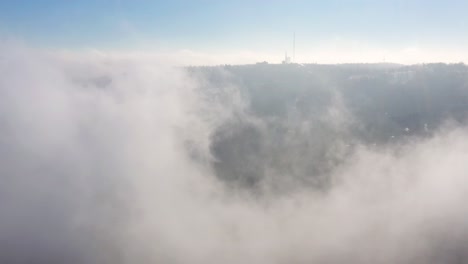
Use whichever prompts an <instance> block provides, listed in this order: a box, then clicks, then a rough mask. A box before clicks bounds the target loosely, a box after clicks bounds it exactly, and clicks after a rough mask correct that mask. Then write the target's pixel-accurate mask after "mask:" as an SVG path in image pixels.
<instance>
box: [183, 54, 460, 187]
mask: <svg viewBox="0 0 468 264" xmlns="http://www.w3.org/2000/svg"><path fill="white" fill-rule="evenodd" d="M188 70H189V72H190V74H191V75H192V76H195V77H197V78H199V79H202V80H203V84H204V85H203V89H202V92H207V93H210V94H213V92H214V93H227V90H226V89H225V87H227V86H229V87H231V88H232V87H235V89H236V90H237V91H238V92H239V94H240V96H241V97H242V99H243V101H244V102H245V103H246V106H245V108H243V109H242V111H240V112H237V113H236V114H235V115H234V117H233V118H231V119H229V120H228V121H226V122H225V124H223V125H222V126H220V128H219V129H218V130H217V131H216V132H215V133H214V134H213V135H212V137H213V141H212V142H213V143H212V147H211V151H212V154H213V156H214V158H215V161H214V162H213V166H214V168H215V169H216V171H217V175H218V176H219V177H220V178H222V179H224V180H226V182H229V183H234V184H240V185H242V186H249V187H250V186H262V185H263V184H264V183H267V182H274V183H275V184H278V183H280V184H281V185H282V189H284V188H283V187H284V185H285V184H287V183H289V182H290V181H291V180H292V179H293V180H294V182H296V181H297V180H299V181H301V182H305V183H309V184H312V185H314V186H318V187H322V186H326V185H328V184H329V182H330V179H329V178H328V177H327V175H328V172H329V171H330V170H332V169H334V168H336V166H338V165H339V164H340V163H341V162H342V161H343V160H344V158H345V157H346V156H347V153H350V152H351V151H352V150H353V148H355V146H359V145H360V146H362V145H365V146H368V147H374V146H375V147H379V146H385V145H387V144H397V143H401V142H404V141H407V140H412V139H417V138H419V137H426V136H429V135H431V134H433V133H434V132H436V131H437V130H438V129H440V127H441V125H443V124H446V123H449V122H455V123H464V120H465V119H466V115H467V113H468V67H467V66H466V65H464V64H462V63H460V64H442V63H437V64H422V65H412V66H405V65H399V64H390V63H382V64H341V65H319V64H283V65H277V64H276V65H275V64H266V63H261V64H256V65H241V66H230V65H225V66H216V67H191V68H189V69H188ZM229 91H231V92H232V89H230V90H229ZM225 97H229V96H225ZM272 179H275V180H272ZM273 185H274V184H273ZM294 186H297V184H294Z"/></svg>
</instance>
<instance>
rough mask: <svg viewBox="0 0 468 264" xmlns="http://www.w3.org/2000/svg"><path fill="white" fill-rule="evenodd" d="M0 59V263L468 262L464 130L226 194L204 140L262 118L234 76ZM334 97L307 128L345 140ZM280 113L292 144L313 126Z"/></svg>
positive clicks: (368, 151)
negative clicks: (276, 185)
mask: <svg viewBox="0 0 468 264" xmlns="http://www.w3.org/2000/svg"><path fill="white" fill-rule="evenodd" d="M0 58H1V59H0V201H1V202H0V210H1V212H2V213H1V214H0V247H1V248H2V249H3V250H2V252H1V253H0V260H1V262H5V263H13V262H20V263H64V262H65V263H240V262H247V263H291V262H292V263H296V262H298V263H310V262H320V263H343V262H347V263H461V262H464V261H466V259H467V258H468V256H467V254H466V252H467V250H466V245H467V243H466V242H467V241H466V240H467V237H468V236H467V235H468V234H467V232H468V225H467V224H466V223H468V221H467V220H468V219H467V215H468V214H467V211H466V209H464V208H465V207H466V206H464V204H465V201H466V199H467V198H468V197H467V195H468V192H467V191H468V190H467V187H466V186H468V182H467V178H466V177H465V172H466V171H467V169H468V168H467V165H466V162H465V161H466V160H467V158H468V144H467V142H468V131H467V129H466V128H465V127H458V126H455V127H442V128H441V129H440V131H439V132H437V133H435V134H434V135H433V136H431V137H427V138H417V139H414V140H409V141H405V142H403V143H401V144H394V145H392V144H387V145H382V146H380V145H379V146H373V145H370V144H366V143H360V144H358V145H357V146H356V147H355V148H354V149H353V150H352V152H350V153H348V154H347V155H346V156H345V160H344V161H343V162H342V163H339V164H337V165H334V166H332V168H331V170H329V171H327V172H326V176H327V177H328V178H329V179H332V180H331V185H330V186H329V188H327V189H324V190H317V189H315V188H309V186H308V185H304V186H296V187H297V188H292V189H289V190H286V191H284V192H279V193H281V195H279V194H276V193H275V192H276V191H278V190H277V189H270V190H269V189H265V190H266V191H265V192H264V193H263V194H260V193H257V192H256V191H255V190H253V191H245V190H244V189H242V187H234V186H231V185H229V184H225V182H224V181H223V180H222V179H220V178H219V175H217V173H219V172H217V171H216V169H215V168H214V166H213V163H215V162H216V159H217V158H219V157H216V155H215V154H216V153H213V149H212V147H213V144H214V140H215V138H214V136H215V135H217V133H218V132H219V131H222V129H223V128H225V127H226V124H228V125H232V126H228V130H227V132H229V131H231V132H232V131H234V132H235V130H233V129H236V128H238V127H236V124H237V125H243V124H245V123H244V122H247V124H250V125H251V126H254V127H262V126H265V125H267V124H268V122H270V121H271V120H273V121H271V122H274V118H272V119H271V120H270V121H268V120H269V119H268V118H266V117H265V118H263V117H261V116H256V115H254V114H253V113H252V111H253V110H252V109H251V108H252V107H253V105H255V104H256V102H255V101H249V100H247V99H244V94H243V91H242V89H240V88H239V87H238V86H237V85H236V83H235V76H234V77H233V76H230V75H229V73H224V75H223V76H224V77H223V78H225V79H224V81H222V82H221V83H213V82H212V80H210V79H209V78H207V77H206V76H198V77H196V76H194V75H191V74H189V73H187V72H186V70H184V69H182V68H180V67H174V66H173V65H174V64H175V65H177V64H178V62H177V61H176V62H175V63H173V61H172V60H171V58H167V57H166V58H162V57H155V58H147V57H145V56H143V55H140V54H135V53H133V54H126V55H109V54H97V53H83V54H77V53H74V54H72V55H70V54H69V55H66V54H63V53H58V54H57V53H50V52H42V51H38V50H32V49H27V48H13V47H9V46H3V48H2V49H1V51H0ZM330 102H331V103H330V104H329V105H328V107H327V108H326V112H325V113H327V114H326V115H324V116H323V117H322V116H320V117H319V118H318V119H320V118H325V121H326V120H327V119H326V116H330V120H332V121H333V122H331V123H330V127H333V128H336V129H337V130H338V131H341V132H343V131H345V130H346V127H347V126H348V125H349V123H348V120H349V119H350V116H349V115H351V113H350V111H348V109H346V107H347V106H346V105H345V103H344V102H343V100H342V98H341V97H340V96H339V95H336V96H335V97H333V98H332V100H330ZM290 107H292V109H291V108H289V110H287V111H286V113H288V114H289V117H291V118H293V117H296V118H297V120H298V121H297V122H298V123H294V122H292V123H287V122H286V123H281V124H288V126H289V125H291V127H289V130H288V129H286V130H287V131H289V132H291V133H292V132H294V133H296V134H295V135H296V136H298V137H303V138H301V139H305V138H306V137H308V136H310V135H311V134H310V133H306V132H304V131H307V129H312V128H313V127H314V125H316V124H322V123H312V124H310V127H307V126H306V123H304V122H305V120H307V118H309V117H311V116H306V118H304V117H303V116H301V114H300V113H297V112H294V111H293V110H294V106H290ZM296 110H297V109H296ZM288 111H289V112H288ZM297 111H299V110H297ZM239 120H240V121H239ZM337 120H338V121H339V120H343V122H338V123H337ZM236 122H241V123H236ZM281 122H283V121H281ZM317 122H318V121H317ZM286 128H288V127H286ZM239 129H240V130H241V131H243V130H242V129H243V128H242V127H241V128H239ZM300 131H303V134H300V133H299V132H300ZM341 132H340V133H341ZM260 135H270V134H260ZM289 135H292V134H289ZM337 135H343V134H337ZM344 135H346V133H345V134H344ZM260 138H261V137H260ZM319 139H320V138H319ZM295 142H296V143H297V142H298V141H293V138H291V141H287V142H286V143H284V144H285V149H288V147H291V149H294V148H293V146H295V145H291V144H293V143H295ZM299 142H301V141H299ZM253 143H255V142H253ZM246 147H247V146H246ZM309 151H313V149H309ZM239 153H243V152H239ZM282 154H283V155H284V153H282V152H281V149H280V150H278V152H276V153H270V155H271V156H274V155H277V156H279V157H281V155H282ZM288 154H290V155H291V156H289V157H287V156H286V155H284V156H283V157H284V159H288V160H290V161H291V162H292V161H296V160H300V158H301V157H300V155H301V154H300V153H298V152H291V153H288ZM262 155H266V157H270V156H269V155H268V153H266V154H265V153H263V154H262ZM251 157H252V158H255V156H254V155H253V156H251ZM263 164H271V163H263ZM293 164H296V165H297V166H299V167H298V168H299V169H301V168H306V167H300V166H306V165H304V163H301V162H297V163H293ZM240 165H242V164H240ZM268 169H271V171H275V169H274V168H267V170H265V171H266V172H268V171H270V170H268ZM268 176H269V175H268V173H267V174H266V176H265V177H267V178H268ZM282 176H283V177H287V176H288V174H287V173H285V174H284V175H282ZM273 181H275V178H273ZM292 184H298V183H297V182H295V183H294V181H293V183H292ZM273 191H275V192H273ZM280 191H281V190H280Z"/></svg>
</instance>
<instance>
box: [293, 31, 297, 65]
mask: <svg viewBox="0 0 468 264" xmlns="http://www.w3.org/2000/svg"><path fill="white" fill-rule="evenodd" d="M292 61H293V62H296V32H294V33H293V59H292Z"/></svg>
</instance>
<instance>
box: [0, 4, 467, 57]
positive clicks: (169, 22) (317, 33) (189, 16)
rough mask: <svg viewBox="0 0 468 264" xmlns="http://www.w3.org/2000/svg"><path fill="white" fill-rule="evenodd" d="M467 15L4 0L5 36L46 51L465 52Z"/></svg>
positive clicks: (373, 7)
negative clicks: (336, 48) (361, 48)
mask: <svg viewBox="0 0 468 264" xmlns="http://www.w3.org/2000/svg"><path fill="white" fill-rule="evenodd" d="M467 13H468V1H466V0H465V1H461V0H452V1H450V0H446V1H442V0H440V1H439V0H438V1H435V0H425V1H422V0H394V1H392V0H388V1H379V0H356V1H350V0H348V1H347V0H343V1H337V0H330V1H302V0H291V1H279V0H270V1H266V0H264V1H261V0H236V1H220V0H218V1H215V0H211V1H208V0H198V1H197V0H171V1H158V0H154V1H150V0H114V1H110V0H94V1H91V0H80V1H72V0H60V1H59V0H0V34H2V35H4V36H6V37H15V38H18V39H20V40H23V41H25V42H27V43H28V44H29V45H33V46H39V47H47V48H66V49H82V48H97V49H148V48H151V49H158V50H179V49H188V50H196V51H201V52H208V51H213V52H214V51H216V52H228V51H236V50H250V51H253V52H255V51H258V52H262V51H268V52H276V51H278V50H286V49H289V50H290V49H291V48H290V46H291V38H292V32H294V31H295V32H296V35H297V42H298V47H297V49H298V51H302V52H305V51H306V50H307V47H310V49H313V48H316V47H317V46H320V45H321V44H323V45H328V43H336V42H339V43H341V42H343V43H355V44H354V45H361V44H363V45H365V46H369V47H373V48H382V49H388V50H392V49H405V48H406V49H408V48H412V47H413V48H414V47H418V48H419V47H421V46H422V47H425V48H426V49H429V48H433V49H445V50H449V49H450V50H463V49H464V47H468V16H467ZM356 43H357V44H356ZM339 45H341V44H339ZM343 45H344V46H346V44H343Z"/></svg>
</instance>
